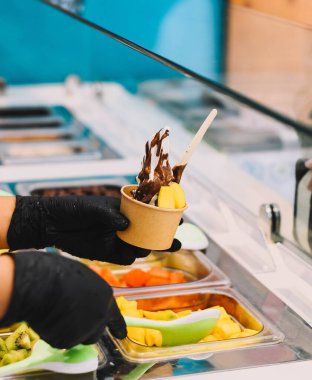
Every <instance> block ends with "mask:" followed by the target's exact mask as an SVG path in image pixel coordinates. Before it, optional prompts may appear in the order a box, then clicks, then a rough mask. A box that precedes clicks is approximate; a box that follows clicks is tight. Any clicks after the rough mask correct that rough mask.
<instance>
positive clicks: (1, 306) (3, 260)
mask: <svg viewBox="0 0 312 380" xmlns="http://www.w3.org/2000/svg"><path fill="white" fill-rule="evenodd" d="M13 281H14V260H13V259H12V257H10V256H8V255H3V256H0V289H1V291H0V320H1V319H2V318H3V316H4V315H5V313H6V312H7V310H8V307H9V304H10V300H11V297H12V292H13Z"/></svg>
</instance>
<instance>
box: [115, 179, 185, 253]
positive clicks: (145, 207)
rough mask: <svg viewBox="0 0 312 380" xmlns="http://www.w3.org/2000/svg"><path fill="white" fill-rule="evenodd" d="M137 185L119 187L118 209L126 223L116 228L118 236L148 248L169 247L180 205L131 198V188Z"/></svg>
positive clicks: (129, 242) (137, 245)
mask: <svg viewBox="0 0 312 380" xmlns="http://www.w3.org/2000/svg"><path fill="white" fill-rule="evenodd" d="M136 188H137V186H133V185H128V186H124V187H123V188H122V189H121V208H120V211H121V213H122V214H123V215H125V216H126V217H127V218H128V219H129V222H130V223H129V227H128V228H127V229H126V230H125V231H118V232H117V236H118V237H119V238H120V239H121V240H123V241H125V242H126V243H128V244H131V245H135V246H136V247H140V248H146V249H150V250H165V249H168V248H170V247H171V244H172V241H173V239H174V235H175V234H176V231H177V228H178V226H179V223H180V220H181V218H182V214H183V212H184V210H185V209H186V208H187V206H185V207H183V208H162V207H158V206H154V205H151V204H147V203H143V202H140V201H137V200H136V199H134V197H133V195H132V191H133V190H135V189H136Z"/></svg>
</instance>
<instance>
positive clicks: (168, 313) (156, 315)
mask: <svg viewBox="0 0 312 380" xmlns="http://www.w3.org/2000/svg"><path fill="white" fill-rule="evenodd" d="M142 311H143V317H145V318H148V319H153V320H159V321H171V320H173V319H177V318H178V317H177V314H176V313H175V312H174V311H172V310H161V311H145V310H142Z"/></svg>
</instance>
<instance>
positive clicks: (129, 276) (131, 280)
mask: <svg viewBox="0 0 312 380" xmlns="http://www.w3.org/2000/svg"><path fill="white" fill-rule="evenodd" d="M148 279H149V274H148V273H146V272H144V270H142V269H132V270H131V271H129V272H128V273H126V274H124V275H123V276H122V279H121V280H122V281H124V282H125V283H126V284H127V285H128V286H130V287H131V288H137V287H140V286H145V284H146V282H147V281H148Z"/></svg>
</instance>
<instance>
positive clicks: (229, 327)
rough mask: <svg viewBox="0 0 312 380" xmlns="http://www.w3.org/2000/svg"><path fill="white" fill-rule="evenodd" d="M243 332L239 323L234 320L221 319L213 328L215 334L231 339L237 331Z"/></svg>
mask: <svg viewBox="0 0 312 380" xmlns="http://www.w3.org/2000/svg"><path fill="white" fill-rule="evenodd" d="M239 332H241V329H240V327H239V325H238V324H237V323H235V322H232V321H222V319H221V320H219V321H218V323H217V325H216V327H215V328H214V329H213V334H217V335H218V336H220V337H221V338H222V339H229V337H230V336H231V335H233V334H235V333H239Z"/></svg>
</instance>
